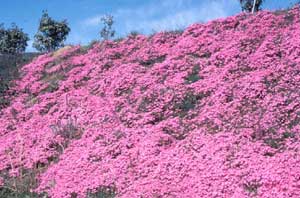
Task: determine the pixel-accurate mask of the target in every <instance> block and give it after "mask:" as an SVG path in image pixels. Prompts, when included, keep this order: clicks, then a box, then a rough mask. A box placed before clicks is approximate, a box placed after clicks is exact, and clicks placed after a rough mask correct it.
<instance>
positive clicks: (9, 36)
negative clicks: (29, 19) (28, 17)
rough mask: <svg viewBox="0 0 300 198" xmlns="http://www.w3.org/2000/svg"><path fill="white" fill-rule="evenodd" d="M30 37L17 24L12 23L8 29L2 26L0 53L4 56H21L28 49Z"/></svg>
mask: <svg viewBox="0 0 300 198" xmlns="http://www.w3.org/2000/svg"><path fill="white" fill-rule="evenodd" d="M27 41H29V37H28V35H27V34H26V33H24V32H23V30H22V29H21V28H19V27H18V26H17V25H16V24H15V23H12V25H11V27H10V28H8V29H5V28H4V25H3V24H0V53H2V54H20V53H23V52H24V51H25V49H26V47H27Z"/></svg>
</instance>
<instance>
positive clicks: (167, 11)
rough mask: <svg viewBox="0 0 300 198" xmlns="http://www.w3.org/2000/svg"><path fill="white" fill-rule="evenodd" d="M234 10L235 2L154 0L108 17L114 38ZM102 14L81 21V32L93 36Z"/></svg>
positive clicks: (120, 10) (97, 28) (200, 20)
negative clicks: (112, 19)
mask: <svg viewBox="0 0 300 198" xmlns="http://www.w3.org/2000/svg"><path fill="white" fill-rule="evenodd" d="M237 8H239V5H238V1H237V0H160V1H159V0H154V1H151V3H150V4H149V3H148V4H142V5H141V6H134V7H132V8H119V9H116V10H113V11H112V13H110V14H112V15H113V16H114V19H115V22H116V23H115V30H116V32H117V34H118V35H117V36H124V35H126V34H128V33H129V32H131V31H138V32H141V33H146V34H148V33H151V32H152V31H163V30H174V29H179V28H185V27H186V26H188V25H190V24H192V23H197V22H206V21H209V20H212V19H216V18H220V17H226V16H228V15H231V14H233V13H234V12H233V10H236V9H237ZM104 14H106V13H99V14H97V15H95V16H91V17H90V18H86V19H85V20H83V21H81V22H80V29H81V30H82V31H83V32H81V33H82V34H83V35H84V34H85V35H87V34H86V33H87V32H88V33H89V35H91V34H90V33H92V32H94V34H95V35H96V34H97V33H98V31H99V29H100V27H101V17H102V16H103V15H104ZM96 31H97V33H96ZM84 32H86V33H84ZM78 37H79V36H77V39H76V40H78Z"/></svg>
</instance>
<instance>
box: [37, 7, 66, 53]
mask: <svg viewBox="0 0 300 198" xmlns="http://www.w3.org/2000/svg"><path fill="white" fill-rule="evenodd" d="M70 31H71V29H70V27H69V26H68V23H67V21H66V20H63V21H55V20H53V19H52V18H51V17H50V16H49V15H48V12H47V11H43V15H42V18H41V19H40V24H39V29H38V32H37V33H36V35H35V36H34V43H33V47H34V48H36V49H37V50H38V51H41V52H51V51H54V50H56V49H58V48H60V47H62V46H64V41H65V40H66V38H67V36H68V34H69V33H70Z"/></svg>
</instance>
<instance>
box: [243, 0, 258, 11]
mask: <svg viewBox="0 0 300 198" xmlns="http://www.w3.org/2000/svg"><path fill="white" fill-rule="evenodd" d="M263 1H264V0H256V3H255V6H254V11H255V12H257V11H259V10H261V6H262V3H263ZM240 4H241V7H242V10H243V11H245V12H252V9H253V4H254V0H240Z"/></svg>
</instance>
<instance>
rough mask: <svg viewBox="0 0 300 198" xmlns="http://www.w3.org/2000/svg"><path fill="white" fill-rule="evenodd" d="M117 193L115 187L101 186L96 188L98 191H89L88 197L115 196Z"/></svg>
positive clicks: (102, 197)
mask: <svg viewBox="0 0 300 198" xmlns="http://www.w3.org/2000/svg"><path fill="white" fill-rule="evenodd" d="M116 195H117V193H116V189H115V188H114V187H99V188H97V189H96V192H92V191H88V192H87V198H114V197H116Z"/></svg>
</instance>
